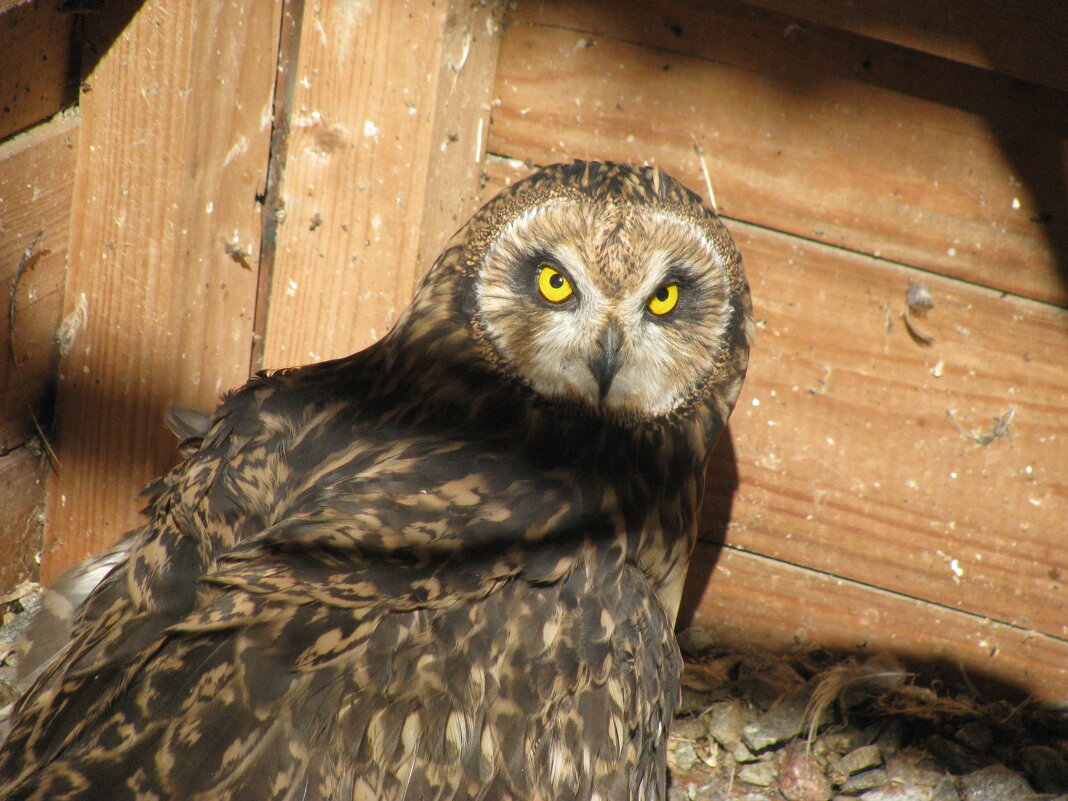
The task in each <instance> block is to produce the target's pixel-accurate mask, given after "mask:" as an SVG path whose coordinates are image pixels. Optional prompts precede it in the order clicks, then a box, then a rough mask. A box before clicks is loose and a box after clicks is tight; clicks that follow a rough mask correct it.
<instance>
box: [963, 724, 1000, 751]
mask: <svg viewBox="0 0 1068 801" xmlns="http://www.w3.org/2000/svg"><path fill="white" fill-rule="evenodd" d="M953 738H954V739H955V740H956V741H957V742H958V743H961V744H962V745H966V746H968V747H969V748H972V749H974V750H976V751H986V750H987V749H988V748H989V747H990V746H991V745H993V744H994V733H993V732H992V731H990V727H989V726H987V725H986V724H984V723H980V722H979V721H978V720H972V721H969V722H968V723H965V724H964V725H963V726H961V727H960V728H959V729H957V733H956V734H954V735H953Z"/></svg>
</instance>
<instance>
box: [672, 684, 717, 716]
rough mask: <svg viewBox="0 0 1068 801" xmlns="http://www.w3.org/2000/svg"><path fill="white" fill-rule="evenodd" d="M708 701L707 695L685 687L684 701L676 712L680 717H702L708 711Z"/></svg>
mask: <svg viewBox="0 0 1068 801" xmlns="http://www.w3.org/2000/svg"><path fill="white" fill-rule="evenodd" d="M708 701H709V698H708V694H707V693H703V692H699V691H697V690H691V689H690V688H689V687H683V688H682V701H681V702H680V703H679V708H678V709H677V710H675V713H676V714H678V715H700V714H701V713H702V712H704V711H705V710H706V709H708V706H709V704H708Z"/></svg>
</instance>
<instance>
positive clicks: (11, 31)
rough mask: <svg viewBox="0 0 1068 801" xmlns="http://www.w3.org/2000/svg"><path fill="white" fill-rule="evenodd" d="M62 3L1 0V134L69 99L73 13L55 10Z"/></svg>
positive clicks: (47, 113) (36, 119) (44, 115)
mask: <svg viewBox="0 0 1068 801" xmlns="http://www.w3.org/2000/svg"><path fill="white" fill-rule="evenodd" d="M60 3H61V0H42V2H37V3H34V4H33V5H22V6H19V7H18V8H15V7H13V6H12V7H8V8H5V7H4V5H3V4H0V139H3V138H5V137H8V136H10V135H11V134H13V133H15V132H16V131H20V130H22V129H23V128H26V127H28V126H30V125H33V124H35V123H38V122H41V121H42V120H46V119H48V118H49V117H51V116H52V115H53V114H55V113H56V112H58V111H59V110H60V108H61V107H62V106H63V105H64V104H68V103H71V102H73V99H74V98H73V96H72V95H73V92H72V91H71V81H70V76H69V73H70V68H71V63H70V58H71V32H72V30H73V17H71V15H70V14H63V13H60V12H59V10H58V8H59V5H60Z"/></svg>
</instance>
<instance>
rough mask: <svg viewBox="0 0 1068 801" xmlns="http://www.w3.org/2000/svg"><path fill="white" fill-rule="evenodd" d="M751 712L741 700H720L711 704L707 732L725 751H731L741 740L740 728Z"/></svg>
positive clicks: (749, 718) (750, 715) (749, 717)
mask: <svg viewBox="0 0 1068 801" xmlns="http://www.w3.org/2000/svg"><path fill="white" fill-rule="evenodd" d="M752 716H753V713H752V711H751V710H750V709H748V708H747V707H746V705H745V704H743V703H742V702H741V701H720V702H719V703H716V704H712V708H711V709H710V710H709V716H708V734H709V736H710V737H711V738H712V739H713V740H715V741H716V742H717V743H719V744H720V745H721V746H723V748H724V749H725V750H727V751H733V750H734V749H735V748H737V747H738V744H739V743H741V741H742V729H743V728H744V727H745V724H746V723H748V722H749V721H750V720H751V719H752Z"/></svg>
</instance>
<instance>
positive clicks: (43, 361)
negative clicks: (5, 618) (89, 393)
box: [0, 112, 78, 593]
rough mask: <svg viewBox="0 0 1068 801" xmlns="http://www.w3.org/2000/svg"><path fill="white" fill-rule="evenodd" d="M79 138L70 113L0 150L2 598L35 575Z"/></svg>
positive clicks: (39, 127) (0, 556)
mask: <svg viewBox="0 0 1068 801" xmlns="http://www.w3.org/2000/svg"><path fill="white" fill-rule="evenodd" d="M77 139H78V115H77V112H68V113H66V114H61V115H58V116H57V117H56V118H54V119H52V120H49V121H48V122H47V123H44V124H42V125H38V126H36V127H35V128H32V129H30V130H29V131H27V132H25V133H23V134H20V135H18V136H16V137H14V138H13V139H11V140H10V141H8V142H5V143H4V144H3V145H0V343H2V344H3V354H2V355H0V593H3V592H5V591H6V590H8V589H10V588H11V587H13V586H14V585H15V584H17V583H18V582H19V581H22V580H23V579H26V578H29V577H33V578H36V576H37V572H38V568H37V558H38V557H39V555H40V550H41V532H42V529H43V525H42V520H43V518H44V515H43V512H44V496H45V493H44V489H45V481H46V479H47V476H48V462H47V460H46V459H45V457H44V452H43V449H42V446H41V442H40V439H39V436H38V432H37V429H36V426H35V425H34V417H36V419H37V421H38V423H39V424H41V425H42V426H43V427H45V428H47V426H48V422H49V421H50V420H51V417H52V404H53V390H54V387H53V376H54V373H55V366H56V328H57V326H58V324H59V317H60V307H61V304H62V299H63V281H64V278H65V276H66V264H67V244H68V242H67V238H68V233H69V228H68V220H69V218H70V210H71V195H72V192H73V181H74V179H73V175H74V152H75V151H74V148H75V146H76V142H77ZM38 234H40V239H37V235H38ZM35 240H36V243H35V244H34V247H33V251H32V253H31V255H30V257H29V258H28V259H27V260H26V261H25V262H22V259H23V256H24V254H25V253H26V249H27V247H28V246H29V245H30V244H31V243H34V242H35ZM20 263H22V271H21V273H19V274H17V273H18V268H19V264H20ZM15 287H17V290H18V291H17V293H16V295H15V298H14V299H13V300H12V298H11V297H10V292H11V290H12V288H15ZM12 310H14V314H10V312H11V311H12ZM12 317H13V318H14V320H13V322H14V325H12ZM11 355H14V359H13V360H12V359H11V358H10V356H11Z"/></svg>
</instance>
